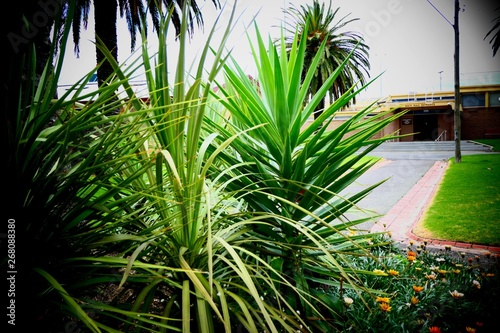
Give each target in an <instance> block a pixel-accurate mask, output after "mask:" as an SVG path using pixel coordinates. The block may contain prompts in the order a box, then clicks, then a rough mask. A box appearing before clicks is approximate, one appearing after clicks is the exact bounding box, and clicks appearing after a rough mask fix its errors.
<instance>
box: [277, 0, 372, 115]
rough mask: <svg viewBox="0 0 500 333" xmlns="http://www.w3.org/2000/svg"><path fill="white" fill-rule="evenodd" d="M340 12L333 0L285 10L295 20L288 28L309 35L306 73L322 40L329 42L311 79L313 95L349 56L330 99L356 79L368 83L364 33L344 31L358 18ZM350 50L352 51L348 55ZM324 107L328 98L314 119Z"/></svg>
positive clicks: (340, 93)
mask: <svg viewBox="0 0 500 333" xmlns="http://www.w3.org/2000/svg"><path fill="white" fill-rule="evenodd" d="M338 11H339V8H337V9H335V10H333V9H332V4H331V1H330V5H329V6H328V8H325V4H324V3H323V4H320V3H319V2H318V1H317V0H314V2H313V4H312V5H306V6H303V5H302V6H300V8H297V7H290V8H288V9H287V10H285V14H288V15H289V16H291V17H292V19H293V21H292V22H291V23H290V22H288V24H287V27H286V30H287V31H288V32H291V33H292V36H293V34H294V33H295V30H296V29H297V30H298V31H299V34H300V35H301V36H303V35H306V38H307V46H306V48H307V51H306V55H305V59H304V69H303V76H304V75H305V73H307V70H308V69H309V67H310V65H311V62H312V60H313V58H314V57H315V56H316V53H317V51H318V49H319V48H320V46H321V45H322V43H326V47H325V48H324V52H323V56H322V58H321V60H320V63H319V65H318V68H317V70H316V73H315V77H314V79H313V82H311V86H310V94H311V95H314V94H315V93H316V92H317V91H318V89H319V88H321V86H322V85H323V83H324V82H325V81H326V80H327V78H328V77H329V76H330V75H331V74H332V73H334V72H335V70H336V69H337V68H339V67H340V66H341V64H342V63H343V62H344V61H345V60H346V59H348V60H347V63H346V66H345V67H344V68H343V70H342V71H341V73H340V74H339V75H338V77H337V79H336V80H335V83H334V84H333V85H332V86H331V88H330V90H329V93H328V94H327V97H328V98H329V100H330V102H332V101H333V100H335V99H338V98H339V96H341V95H342V94H344V93H345V92H346V91H347V90H349V89H350V88H351V87H353V86H354V85H355V84H356V83H357V81H359V82H360V83H361V84H365V83H366V78H365V75H366V76H369V72H368V70H369V69H370V63H369V61H368V50H369V47H368V45H366V44H365V43H364V42H363V37H362V36H361V34H359V33H357V32H353V31H342V29H343V28H344V27H345V26H346V25H347V24H349V23H351V22H353V21H356V20H358V19H350V20H346V18H347V16H348V15H347V16H344V17H342V18H341V19H340V20H338V21H337V20H336V19H337V13H338ZM289 42H290V40H287V43H289ZM288 49H289V48H288ZM351 52H352V53H353V54H352V56H351V57H349V54H350V53H351ZM352 102H353V103H356V100H355V99H353V100H352ZM324 108H325V100H323V101H322V103H320V104H319V105H318V108H317V109H316V112H315V113H314V118H315V119H316V118H317V117H318V116H319V115H320V114H321V112H322V111H321V110H323V109H324Z"/></svg>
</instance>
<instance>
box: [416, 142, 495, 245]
mask: <svg viewBox="0 0 500 333" xmlns="http://www.w3.org/2000/svg"><path fill="white" fill-rule="evenodd" d="M487 141H488V142H484V143H487V144H489V145H492V146H494V147H496V148H495V150H497V151H498V150H499V148H500V145H499V143H500V140H487ZM481 142H483V140H481ZM415 233H416V234H417V235H420V236H426V237H432V238H437V239H444V240H451V241H461V242H472V243H478V244H488V245H500V154H486V155H485V154H482V155H465V156H462V162H461V163H458V164H457V163H455V162H454V159H453V158H452V159H451V160H450V165H449V167H448V169H447V170H446V172H445V175H444V177H443V179H442V182H441V184H440V186H439V188H438V190H437V192H436V195H435V197H434V200H433V202H432V204H431V205H430V207H429V209H428V211H427V212H426V214H425V215H424V216H423V219H422V221H421V223H420V224H419V226H417V228H416V229H415Z"/></svg>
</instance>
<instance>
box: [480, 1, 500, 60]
mask: <svg viewBox="0 0 500 333" xmlns="http://www.w3.org/2000/svg"><path fill="white" fill-rule="evenodd" d="M499 10H500V7H498V8H497V9H495V11H499ZM493 22H494V24H493V27H492V28H491V30H490V31H488V33H487V34H486V36H484V38H483V40H484V39H486V38H487V37H488V36H489V35H492V36H491V39H490V42H489V43H490V44H491V48H492V49H493V56H495V55H496V54H497V52H498V48H500V16H497V17H496V18H495V19H494V20H493ZM495 30H496V32H495Z"/></svg>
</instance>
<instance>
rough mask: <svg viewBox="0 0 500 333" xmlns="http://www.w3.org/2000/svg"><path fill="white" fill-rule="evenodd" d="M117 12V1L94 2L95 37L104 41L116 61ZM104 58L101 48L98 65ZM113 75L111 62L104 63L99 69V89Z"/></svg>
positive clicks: (97, 50)
mask: <svg viewBox="0 0 500 333" xmlns="http://www.w3.org/2000/svg"><path fill="white" fill-rule="evenodd" d="M117 10H118V5H117V2H116V0H106V1H94V19H95V35H96V36H97V37H99V38H100V39H101V40H102V42H103V43H104V45H105V46H106V47H107V48H108V49H109V50H110V52H111V54H112V55H113V57H114V58H115V59H116V60H118V38H117V35H116V20H117ZM96 42H97V41H96ZM104 58H105V57H104V54H103V53H102V52H101V51H100V50H99V48H96V60H97V63H98V64H100V63H101V62H103V60H104ZM112 74H113V67H112V66H111V65H110V64H109V62H107V61H104V62H103V64H102V65H101V67H99V68H98V69H97V80H98V85H99V87H101V86H102V84H103V82H104V81H105V80H106V79H107V78H108V77H109V76H111V75H112Z"/></svg>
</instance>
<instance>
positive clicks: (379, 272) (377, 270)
mask: <svg viewBox="0 0 500 333" xmlns="http://www.w3.org/2000/svg"><path fill="white" fill-rule="evenodd" d="M373 273H375V274H377V275H383V276H387V273H386V272H384V271H383V270H380V269H374V270H373Z"/></svg>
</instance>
